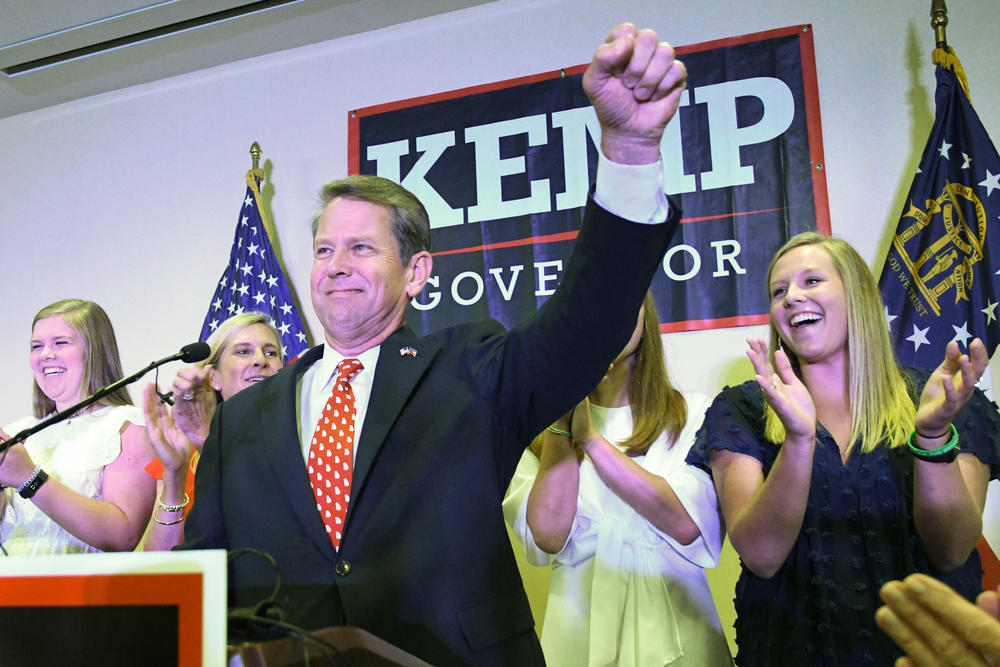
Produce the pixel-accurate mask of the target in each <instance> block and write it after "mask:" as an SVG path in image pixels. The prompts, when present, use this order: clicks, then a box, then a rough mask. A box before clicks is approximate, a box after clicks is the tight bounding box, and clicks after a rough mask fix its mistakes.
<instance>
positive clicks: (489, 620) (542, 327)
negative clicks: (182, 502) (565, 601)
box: [182, 24, 686, 665]
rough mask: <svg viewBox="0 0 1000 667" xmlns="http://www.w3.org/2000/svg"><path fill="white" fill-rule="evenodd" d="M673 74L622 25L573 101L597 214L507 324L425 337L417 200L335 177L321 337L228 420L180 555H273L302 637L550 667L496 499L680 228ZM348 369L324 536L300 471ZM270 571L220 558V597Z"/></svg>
mask: <svg viewBox="0 0 1000 667" xmlns="http://www.w3.org/2000/svg"><path fill="white" fill-rule="evenodd" d="M685 77H686V74H685V72H684V67H683V65H682V64H681V63H679V62H678V61H676V60H675V59H674V53H673V49H672V48H671V47H670V46H669V45H668V44H666V43H661V42H659V41H658V38H657V36H656V34H655V33H654V32H652V31H649V30H644V31H637V30H636V29H635V28H634V27H633V26H631V25H629V24H623V25H621V26H618V27H617V28H616V29H615V30H614V31H612V33H611V34H610V35H609V36H608V39H607V40H606V41H605V43H604V44H602V45H601V46H600V47H599V48H598V49H597V52H596V53H595V55H594V59H593V62H592V63H591V66H590V68H589V69H588V71H587V73H586V75H585V76H584V88H585V90H586V91H587V94H588V96H589V97H590V99H591V102H592V104H593V105H594V108H595V110H596V112H597V116H598V118H599V120H600V122H601V128H602V139H601V152H602V153H603V155H602V158H601V160H602V163H601V166H600V167H599V170H598V171H599V176H598V185H597V190H596V194H595V197H596V199H597V201H598V202H601V205H598V204H596V203H594V202H593V201H592V202H590V203H589V204H588V208H587V214H586V216H585V220H584V223H583V226H582V227H581V231H580V234H579V237H578V240H577V242H576V247H575V248H574V252H573V255H572V257H571V258H570V260H569V262H568V263H567V266H566V270H565V273H564V276H563V280H562V284H561V285H560V287H559V289H558V290H557V291H556V293H555V294H554V295H553V296H552V297H551V298H550V299H549V300H548V301H547V302H546V303H545V304H544V305H543V306H542V307H541V308H540V309H539V311H538V313H536V315H535V316H534V317H532V318H531V319H530V320H529V321H527V322H525V323H523V324H522V325H520V326H518V327H516V328H515V329H513V330H511V331H510V332H505V331H504V330H503V328H502V327H501V326H500V325H499V324H498V323H496V322H492V321H487V322H477V323H472V324H465V325H460V326H456V327H452V328H449V329H446V330H444V331H441V332H437V333H434V334H431V335H429V336H426V337H422V338H421V337H417V336H415V335H414V334H413V333H412V332H411V331H410V330H409V329H407V328H406V327H405V326H404V325H403V318H404V313H405V311H406V308H407V306H408V304H409V301H410V299H411V298H412V297H414V296H416V295H417V294H418V293H419V292H420V290H421V289H422V288H423V286H424V284H425V282H426V281H427V279H428V277H429V276H430V273H431V256H430V253H429V252H428V243H429V235H430V231H429V225H428V222H427V219H426V213H425V212H424V210H423V207H422V206H421V205H420V203H419V201H417V200H416V198H415V197H413V196H412V195H411V194H410V193H408V192H407V191H406V190H404V189H403V188H401V187H399V186H398V185H396V184H393V183H391V182H389V181H386V180H385V179H380V178H377V177H371V176H361V177H352V178H348V179H344V180H343V181H336V182H334V183H331V184H329V185H327V186H326V187H325V188H324V191H323V201H324V206H323V207H322V208H321V209H320V211H319V212H318V214H317V217H316V219H315V220H314V224H313V227H314V230H313V231H314V243H313V248H314V264H313V271H312V279H311V288H312V301H313V306H314V308H315V310H316V314H317V315H318V317H319V319H320V321H321V322H322V325H323V329H324V333H325V338H326V344H325V345H323V346H320V347H317V348H315V349H313V350H311V351H310V352H308V353H307V354H305V355H304V356H303V357H302V358H301V359H300V360H299V361H298V362H297V363H295V364H294V365H292V366H290V367H288V368H286V369H284V370H282V371H281V372H279V373H278V374H277V375H276V376H274V377H272V378H270V379H269V380H267V381H265V382H263V383H262V384H260V385H257V386H255V387H252V388H250V389H247V390H245V391H243V392H241V393H239V394H238V395H236V396H235V397H233V398H231V399H230V400H228V401H226V402H225V403H224V404H223V405H221V406H219V409H218V410H217V412H216V414H215V418H214V420H213V422H212V427H211V432H210V434H209V437H208V440H207V442H206V443H205V447H204V452H203V455H202V457H201V460H200V462H199V465H198V475H197V483H196V494H195V495H196V501H197V502H195V504H194V509H193V510H192V512H191V515H190V517H189V519H188V520H187V526H186V539H187V541H186V542H185V544H184V545H183V546H182V548H227V549H236V548H240V547H253V548H257V549H261V550H264V551H267V552H268V553H270V554H271V555H273V557H274V559H275V560H276V562H277V565H278V567H279V569H280V571H281V574H282V576H283V580H284V585H285V588H286V589H287V593H288V604H287V614H288V621H289V622H291V623H294V624H296V625H299V626H303V627H305V628H309V629H315V628H322V627H326V626H335V625H343V624H349V625H353V626H357V627H361V628H364V629H366V630H368V631H370V632H372V633H374V634H376V635H378V636H380V637H382V638H384V639H386V640H387V641H389V642H391V643H393V644H396V645H397V646H399V647H401V648H403V649H405V650H407V651H409V652H411V653H413V654H415V655H416V656H418V657H421V658H423V659H424V660H427V661H430V662H432V663H434V664H476V665H527V664H542V663H543V658H542V654H541V650H540V648H539V644H538V640H537V637H536V635H535V632H534V627H533V626H534V624H533V621H532V617H531V611H530V609H529V606H528V601H527V597H526V596H525V593H524V589H523V586H522V583H521V579H520V576H519V574H518V571H517V567H516V564H515V561H514V557H513V554H512V551H511V548H510V544H509V542H508V538H507V533H506V530H505V528H504V521H503V515H502V513H501V500H502V498H503V494H504V491H505V489H506V487H507V485H508V483H509V481H510V477H511V475H512V474H513V471H514V468H515V466H516V465H517V461H518V459H519V457H520V455H521V453H522V451H523V449H524V447H525V445H526V444H527V443H528V442H530V440H531V439H532V437H533V436H534V435H536V434H537V433H538V432H539V431H540V430H541V429H543V428H545V426H546V425H548V424H550V423H551V422H553V421H554V420H555V419H556V418H557V417H558V416H559V415H561V414H563V413H564V412H566V411H567V410H569V409H570V408H572V407H573V406H574V405H575V404H576V403H577V402H578V401H579V400H580V399H581V398H582V397H583V396H584V395H586V393H587V392H588V391H589V390H590V389H591V388H592V387H593V386H594V385H596V384H597V382H598V381H599V380H600V378H601V376H602V374H603V373H604V371H605V369H607V366H608V362H609V360H611V359H613V358H614V357H615V355H616V354H617V353H618V352H619V351H620V350H621V348H622V346H623V345H624V344H625V341H626V340H627V339H628V337H629V335H630V334H631V332H632V330H633V329H634V327H635V317H636V313H637V312H638V310H639V305H640V303H641V301H642V298H643V295H644V293H645V291H646V289H647V287H648V286H649V282H650V280H651V278H652V275H653V273H654V271H655V270H656V268H657V267H658V265H659V260H660V258H661V257H662V255H663V253H664V251H665V250H666V247H667V244H668V243H669V240H670V237H671V236H672V233H673V230H674V228H675V227H676V223H677V218H678V216H679V211H678V210H677V209H676V207H669V206H668V204H667V202H666V199H665V197H664V196H663V193H662V191H661V190H660V189H659V182H660V177H661V174H662V165H661V164H660V163H659V160H660V152H659V143H660V137H661V135H662V132H663V128H664V126H665V125H666V123H667V121H668V120H669V119H670V118H671V117H672V116H673V114H674V112H675V111H676V108H677V104H678V99H679V96H680V94H681V92H682V91H683V88H684V82H685ZM616 163H617V164H616ZM638 165H641V166H638ZM604 206H607V207H608V208H611V209H612V210H615V211H616V213H617V214H612V213H610V212H608V210H606V209H605V208H604ZM668 211H669V218H670V219H669V220H667V221H666V222H665V223H662V222H661V221H663V220H664V219H665V218H667V217H668V216H667V214H668ZM623 218H625V219H623ZM637 222H647V223H649V222H651V223H657V222H661V224H637ZM347 358H356V359H358V360H359V361H360V364H361V366H362V367H363V369H362V370H361V371H360V372H358V373H357V375H355V376H353V378H352V379H350V380H349V381H348V383H349V384H350V386H351V390H352V393H353V398H352V400H353V401H354V402H355V404H356V416H355V422H354V423H355V424H356V426H355V431H354V433H355V435H356V438H355V440H354V444H353V447H354V450H353V471H352V473H351V474H352V475H353V479H352V480H351V482H350V488H349V503H348V504H347V505H346V513H347V514H346V517H345V518H344V520H343V523H342V524H337V525H336V526H335V527H334V528H333V529H332V530H331V529H330V528H327V527H325V524H324V518H321V516H320V515H321V514H325V510H323V509H322V507H321V506H320V504H319V501H318V500H317V498H318V496H317V495H315V494H314V486H313V485H314V484H316V482H315V480H313V481H311V477H310V476H311V475H313V474H314V472H313V471H312V470H311V469H310V470H307V468H311V467H312V465H313V460H314V459H313V458H312V454H311V453H310V447H311V445H310V441H311V440H312V437H311V434H313V433H314V431H315V429H316V428H317V423H318V422H321V421H323V420H325V418H326V417H325V416H321V415H326V414H327V413H326V412H324V410H325V408H324V406H325V405H326V402H327V399H328V397H329V396H330V393H331V387H332V386H334V385H336V384H338V381H337V380H336V378H335V377H334V376H336V373H335V372H334V369H335V368H337V366H338V363H340V362H341V360H343V359H347ZM307 462H308V463H307ZM338 464H339V460H338ZM338 493H339V490H338ZM319 495H320V496H322V495H323V494H322V493H320V494H319ZM318 509H319V511H317V510H318ZM338 528H340V530H338ZM334 538H336V539H334ZM274 576H275V575H274V571H273V570H272V569H271V568H270V567H269V566H268V565H267V563H265V562H263V561H262V560H258V559H253V558H248V557H241V558H239V559H236V560H234V561H232V563H231V565H230V574H229V577H230V578H229V589H230V598H231V599H230V602H231V603H232V604H234V605H237V606H244V607H246V606H251V605H253V604H255V603H256V602H258V601H260V600H261V599H263V598H266V597H267V596H268V595H269V594H270V591H271V588H272V586H273V582H274Z"/></svg>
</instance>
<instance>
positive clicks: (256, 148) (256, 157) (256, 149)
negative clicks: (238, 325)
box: [250, 17, 948, 171]
mask: <svg viewBox="0 0 1000 667" xmlns="http://www.w3.org/2000/svg"><path fill="white" fill-rule="evenodd" d="M944 21H945V23H947V22H948V18H947V17H945V19H944ZM250 157H251V158H252V159H253V162H252V164H251V166H250V168H251V169H252V170H254V171H257V170H258V169H260V144H258V143H257V142H256V141H255V142H253V143H252V144H250Z"/></svg>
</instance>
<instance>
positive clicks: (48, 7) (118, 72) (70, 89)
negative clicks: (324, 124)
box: [0, 0, 491, 118]
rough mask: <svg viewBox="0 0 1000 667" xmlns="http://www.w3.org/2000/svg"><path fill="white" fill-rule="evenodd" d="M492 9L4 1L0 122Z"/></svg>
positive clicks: (467, 2) (431, 3)
mask: <svg viewBox="0 0 1000 667" xmlns="http://www.w3.org/2000/svg"><path fill="white" fill-rule="evenodd" d="M489 1H491V0H269V1H264V2H248V1H246V0H161V1H160V2H154V1H153V0H86V2H77V1H75V0H2V3H0V4H2V6H0V72H2V73H0V118H6V117H8V116H13V115H16V114H19V113H24V112H27V111H33V110H35V109H41V108H44V107H48V106H52V105H54V104H60V103H63V102H68V101H71V100H75V99H80V98H83V97H89V96H91V95H96V94H99V93H104V92H108V91H111V90H116V89H118V88H124V87H126V86H131V85H135V84H139V83H145V82H147V81H155V80H157V79H162V78H165V77H169V76H174V75H177V74H183V73H186V72H192V71H195V70H199V69H204V68H207V67H212V66H215V65H221V64H224V63H229V62H234V61H237V60H242V59H244V58H251V57H254V56H259V55H263V54H266V53H274V52H276V51H282V50H285V49H290V48H294V47H297V46H303V45H305V44H312V43H316V42H322V41H326V40H330V39H334V38H337V37H342V36H344V35H350V34H356V33H361V32H366V31H369V30H374V29H377V28H381V27H385V26H388V25H393V24H396V23H402V22H405V21H410V20H414V19H419V18H424V17H427V16H433V15H436V14H442V13H445V12H449V11H453V10H456V9H463V8H466V7H471V6H473V5H479V4H485V3H486V2H489ZM22 68H25V71H20V70H21V69H22Z"/></svg>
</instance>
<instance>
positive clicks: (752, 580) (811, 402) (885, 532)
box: [688, 233, 1000, 665]
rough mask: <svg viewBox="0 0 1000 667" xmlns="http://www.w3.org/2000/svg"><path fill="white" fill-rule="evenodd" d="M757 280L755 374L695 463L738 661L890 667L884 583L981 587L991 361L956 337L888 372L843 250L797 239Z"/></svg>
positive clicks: (878, 327)
mask: <svg viewBox="0 0 1000 667" xmlns="http://www.w3.org/2000/svg"><path fill="white" fill-rule="evenodd" d="M767 285H768V290H769V294H770V299H771V342H770V346H769V345H767V344H766V343H765V342H764V341H762V340H749V341H748V343H749V350H748V352H747V354H748V356H749V357H750V360H751V362H752V363H753V367H754V370H755V372H756V377H755V379H754V380H753V381H750V382H747V383H744V384H743V385H740V386H738V387H729V388H726V389H725V390H723V392H722V393H721V394H720V395H719V396H718V397H716V399H715V401H714V402H713V404H712V407H711V408H709V410H708V413H707V414H706V417H705V425H704V427H703V428H702V430H701V431H700V432H699V434H698V440H697V442H696V443H695V446H694V447H693V448H692V451H691V455H690V456H689V458H688V461H689V462H691V463H693V464H695V465H698V466H700V467H702V468H703V469H705V470H707V471H710V472H711V474H712V476H713V479H714V481H715V486H716V489H717V490H718V493H719V501H720V504H721V506H722V511H723V514H724V516H725V519H726V526H727V528H728V531H729V537H730V541H731V542H732V544H733V547H734V548H735V549H736V551H737V553H739V555H740V559H741V562H742V569H743V571H742V574H741V576H740V579H739V582H738V583H737V587H736V611H737V620H736V641H737V645H738V648H739V651H738V654H737V658H736V661H737V663H738V664H740V665H772V664H795V665H820V664H823V665H848V664H849V665H860V664H878V665H884V664H892V663H893V661H894V660H895V659H896V658H897V657H899V655H900V651H899V649H898V648H897V647H896V646H895V645H894V644H893V642H892V641H891V640H890V639H889V638H888V637H887V636H885V635H884V634H882V633H881V632H880V631H879V630H878V628H877V627H876V625H875V611H876V609H877V608H878V606H879V604H880V601H879V597H878V591H879V588H880V587H881V586H882V584H884V583H885V582H886V581H888V580H890V579H900V578H902V577H905V576H907V575H909V574H911V573H914V572H922V573H926V574H929V575H931V576H934V577H937V578H939V579H941V580H943V581H946V582H948V583H949V584H950V585H951V586H953V587H955V588H956V589H958V590H959V591H960V592H961V593H962V594H963V595H965V596H966V597H968V598H972V597H974V596H975V594H976V593H977V592H978V591H979V588H980V579H981V577H982V569H981V567H980V564H979V558H978V555H977V553H976V551H975V545H976V541H977V540H978V539H979V535H980V533H981V531H982V509H983V504H984V502H985V496H986V485H987V483H988V481H989V478H990V476H991V470H993V471H998V470H1000V467H998V466H1000V418H998V416H997V411H996V409H995V407H994V406H992V405H991V404H990V403H989V401H988V400H987V399H986V397H985V396H983V394H982V392H979V391H978V390H976V389H975V384H976V382H977V381H978V380H979V378H980V376H981V375H982V373H983V371H984V369H985V368H986V363H987V358H986V351H985V348H984V346H983V344H982V343H981V342H980V341H978V340H977V341H973V342H972V343H971V344H970V345H969V347H968V350H967V354H961V353H960V350H959V347H958V344H957V343H955V342H952V343H950V344H949V345H948V347H947V350H946V351H945V358H944V360H943V361H942V362H941V364H940V365H939V366H938V367H937V369H936V370H934V372H933V373H929V374H928V373H927V372H926V371H917V370H912V369H903V368H900V367H899V366H897V364H896V362H895V359H894V356H893V352H892V344H891V341H890V338H889V331H888V327H887V326H886V322H885V315H884V310H883V305H882V300H881V297H880V296H879V292H878V288H877V286H876V284H875V280H874V278H873V277H872V275H871V273H870V271H869V270H868V267H867V265H866V264H865V263H864V261H863V260H862V259H861V257H860V256H859V255H858V254H857V252H856V251H855V250H854V249H853V248H851V246H850V245H848V244H847V243H845V242H844V241H841V240H838V239H832V238H829V237H825V236H822V235H820V234H816V233H807V234H800V235H798V236H795V237H793V238H792V239H791V240H790V241H788V243H786V244H785V246H784V247H782V248H781V249H780V250H779V251H778V252H777V253H776V254H775V256H774V258H773V259H772V261H771V266H770V267H769V269H768V282H767ZM959 441H961V448H960V449H959V448H958V447H957V443H958V442H959ZM993 474H994V475H995V474H996V473H993Z"/></svg>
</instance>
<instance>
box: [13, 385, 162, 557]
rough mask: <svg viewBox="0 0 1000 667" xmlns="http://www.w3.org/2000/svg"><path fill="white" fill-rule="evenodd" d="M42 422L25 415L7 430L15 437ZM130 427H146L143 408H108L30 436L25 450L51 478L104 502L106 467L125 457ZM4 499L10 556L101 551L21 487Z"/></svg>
mask: <svg viewBox="0 0 1000 667" xmlns="http://www.w3.org/2000/svg"><path fill="white" fill-rule="evenodd" d="M40 421H42V420H41V419H38V418H36V417H25V418H23V419H19V420H17V421H16V422H14V423H13V424H10V425H9V426H5V427H4V428H3V430H4V431H5V432H6V433H7V434H9V435H12V436H13V435H16V434H17V433H18V432H20V431H23V430H24V429H26V428H30V427H31V426H34V425H35V424H37V423H38V422H40ZM128 423H132V424H137V425H142V424H143V423H144V421H143V418H142V412H141V411H140V410H139V408H137V407H134V406H131V405H119V406H114V407H104V408H100V409H98V410H95V411H94V412H90V413H87V414H84V415H80V416H79V417H72V418H70V419H68V420H66V421H63V422H59V423H58V424H55V425H53V426H50V427H48V428H46V429H45V430H43V431H40V432H38V433H36V434H35V435H33V436H31V437H30V438H28V439H27V440H26V441H25V443H24V447H25V449H27V450H28V454H30V455H31V460H32V461H34V462H35V465H38V466H41V467H42V469H43V470H45V472H47V473H48V474H49V477H51V478H52V479H57V480H59V481H60V482H62V483H63V484H64V485H66V486H67V487H69V488H70V489H72V490H73V491H76V492H77V493H79V494H80V495H82V496H85V497H87V498H93V499H95V500H103V499H104V498H103V489H104V467H105V466H106V465H108V464H109V463H111V462H112V461H114V460H115V459H116V458H118V455H119V454H121V451H122V439H121V431H122V428H123V427H124V426H125V425H126V424H128ZM3 499H4V502H3V504H4V505H6V507H4V509H3V519H2V521H0V544H3V548H4V549H6V551H7V553H8V554H9V555H11V556H27V555H34V554H62V553H86V552H97V551H99V549H95V548H94V547H92V546H90V545H89V544H86V543H85V542H82V541H80V540H79V539H77V538H76V537H73V536H72V535H70V534H69V532H67V531H66V530H65V529H63V527H62V526H60V525H59V524H57V523H56V522H55V521H53V520H52V519H50V518H49V517H48V515H46V514H45V513H44V512H42V511H41V510H40V509H38V508H37V507H36V506H35V504H34V503H33V502H32V501H31V500H25V499H24V498H22V497H21V496H19V495H18V494H17V491H16V490H15V489H11V488H8V489H7V490H6V491H4V493H3Z"/></svg>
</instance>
